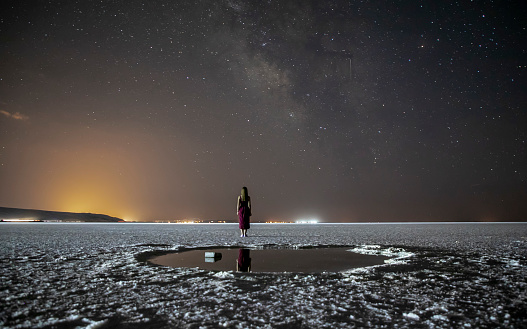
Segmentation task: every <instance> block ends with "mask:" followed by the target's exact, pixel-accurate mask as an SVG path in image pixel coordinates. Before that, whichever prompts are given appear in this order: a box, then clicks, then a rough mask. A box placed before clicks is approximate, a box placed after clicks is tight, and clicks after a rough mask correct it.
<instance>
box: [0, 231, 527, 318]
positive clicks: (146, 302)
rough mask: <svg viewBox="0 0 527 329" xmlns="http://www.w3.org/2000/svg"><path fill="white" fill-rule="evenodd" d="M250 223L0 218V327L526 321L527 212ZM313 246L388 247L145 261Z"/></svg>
mask: <svg viewBox="0 0 527 329" xmlns="http://www.w3.org/2000/svg"><path fill="white" fill-rule="evenodd" d="M250 233H252V234H251V237H249V238H240V237H239V236H238V234H239V231H238V230H237V227H236V226H235V225H188V226H187V225H155V224H39V223H27V224H8V223H2V224H0V327H5V328H75V327H87V328H115V327H116V328H218V327H226V328H353V327H378V328H382V327H413V328H430V327H434V328H452V327H465V328H470V327H472V328H496V327H502V328H525V327H527V319H526V316H525V314H526V313H527V306H526V305H527V295H526V291H527V289H526V288H527V283H526V282H527V225H526V224H489V223H485V224H377V225H374V224H372V225H362V224H360V225H359V224H358V225H330V224H326V225H253V227H252V229H251V231H250ZM312 247H331V248H337V247H345V248H348V250H352V251H353V252H355V253H361V254H369V255H382V256H386V257H390V259H388V260H387V261H386V262H385V264H383V265H377V266H373V267H368V268H359V269H352V270H349V271H344V272H341V273H337V272H326V273H283V274H280V275H277V274H276V273H256V272H250V273H244V272H236V271H235V269H232V270H229V271H209V270H203V269H196V268H170V267H166V266H159V265H154V264H151V263H149V262H148V261H147V259H149V258H151V257H152V256H159V255H162V254H167V253H169V252H180V251H190V250H194V249H198V248H201V249H203V248H211V249H214V248H236V249H239V248H242V249H251V250H253V249H258V250H260V249H269V248H290V249H294V248H298V249H303V248H312ZM251 258H253V257H252V255H251ZM233 262H234V261H233Z"/></svg>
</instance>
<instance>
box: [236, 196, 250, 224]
mask: <svg viewBox="0 0 527 329" xmlns="http://www.w3.org/2000/svg"><path fill="white" fill-rule="evenodd" d="M250 217H251V208H249V202H248V201H243V200H242V199H241V198H240V207H239V208H238V220H239V222H240V225H239V227H240V229H241V230H248V229H249V228H251V224H250V222H249V220H250Z"/></svg>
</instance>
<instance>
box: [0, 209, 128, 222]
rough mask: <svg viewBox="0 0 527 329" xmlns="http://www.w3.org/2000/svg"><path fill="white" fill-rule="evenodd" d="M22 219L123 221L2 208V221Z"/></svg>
mask: <svg viewBox="0 0 527 329" xmlns="http://www.w3.org/2000/svg"><path fill="white" fill-rule="evenodd" d="M8 219H21V220H36V221H44V222H46V221H53V222H100V223H116V222H120V221H123V220H122V219H120V218H117V217H111V216H108V215H102V214H91V213H74V212H60V211H46V210H35V209H19V208H6V207H0V220H8Z"/></svg>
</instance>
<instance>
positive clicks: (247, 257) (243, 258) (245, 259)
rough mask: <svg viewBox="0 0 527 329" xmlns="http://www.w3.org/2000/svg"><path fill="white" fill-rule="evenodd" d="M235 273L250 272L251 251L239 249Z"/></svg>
mask: <svg viewBox="0 0 527 329" xmlns="http://www.w3.org/2000/svg"><path fill="white" fill-rule="evenodd" d="M236 271H237V272H251V250H250V249H243V248H240V250H239V251H238V260H237V261H236Z"/></svg>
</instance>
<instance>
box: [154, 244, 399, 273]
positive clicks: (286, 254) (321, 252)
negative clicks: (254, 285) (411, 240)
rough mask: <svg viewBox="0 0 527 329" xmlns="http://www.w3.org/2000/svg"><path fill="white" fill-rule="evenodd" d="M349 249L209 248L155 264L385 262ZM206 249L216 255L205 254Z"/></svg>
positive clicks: (326, 267)
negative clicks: (207, 255) (208, 255)
mask: <svg viewBox="0 0 527 329" xmlns="http://www.w3.org/2000/svg"><path fill="white" fill-rule="evenodd" d="M349 250H350V248H310V249H289V248H280V249H253V250H251V249H247V248H238V249H225V248H224V249H206V250H201V249H199V250H191V251H183V252H178V253H171V254H168V255H162V256H157V257H154V258H152V259H150V260H149V262H151V263H152V264H157V265H163V266H170V267H190V268H200V269H204V270H211V271H234V270H236V271H239V272H268V273H279V272H290V273H321V272H341V271H346V270H351V269H354V268H358V267H367V266H373V265H381V264H384V261H385V260H387V259H389V257H385V256H377V255H363V254H358V253H354V252H351V251H349ZM207 252H212V253H215V254H216V257H206V253H207Z"/></svg>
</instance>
